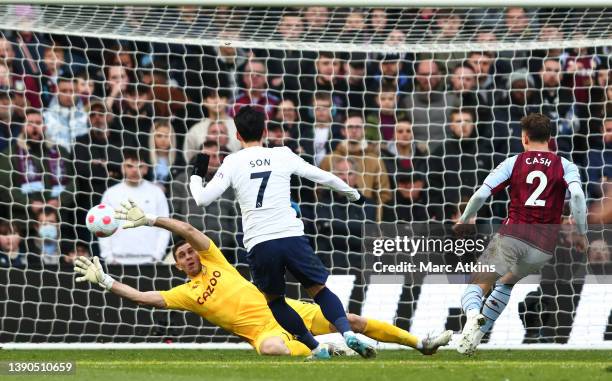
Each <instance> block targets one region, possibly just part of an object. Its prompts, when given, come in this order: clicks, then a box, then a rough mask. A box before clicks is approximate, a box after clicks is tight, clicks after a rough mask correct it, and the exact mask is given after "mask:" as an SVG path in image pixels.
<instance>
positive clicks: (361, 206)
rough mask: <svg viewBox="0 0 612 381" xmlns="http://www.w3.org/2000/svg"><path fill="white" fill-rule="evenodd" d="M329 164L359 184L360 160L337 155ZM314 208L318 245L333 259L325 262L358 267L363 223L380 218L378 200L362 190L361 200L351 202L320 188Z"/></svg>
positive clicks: (337, 174)
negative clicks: (376, 202) (358, 162)
mask: <svg viewBox="0 0 612 381" xmlns="http://www.w3.org/2000/svg"><path fill="white" fill-rule="evenodd" d="M330 164H331V169H332V171H333V173H334V174H335V175H336V176H338V177H340V178H341V179H342V180H343V181H344V182H346V183H347V184H348V185H349V186H351V187H353V188H359V181H360V180H359V177H360V175H359V173H358V169H357V167H358V164H357V163H355V161H354V160H353V159H351V158H347V157H340V156H336V157H334V158H333V159H331V160H330ZM315 210H316V212H315V213H316V214H315V215H316V236H317V249H318V251H319V252H329V253H331V261H325V262H328V265H333V266H334V267H341V268H349V267H359V266H360V264H361V260H362V247H361V244H362V242H361V236H362V234H363V228H364V224H366V223H368V222H369V223H375V222H376V220H377V219H376V218H377V217H376V215H377V214H376V213H377V212H376V204H375V201H373V200H371V199H369V198H368V197H367V196H365V195H364V194H363V193H362V198H361V199H360V201H358V202H349V201H348V200H347V199H346V197H344V196H342V195H340V194H338V193H335V192H332V191H330V190H328V189H320V191H319V198H318V200H317V203H316V207H315ZM305 212H306V214H309V213H308V212H307V211H305ZM329 262H331V263H329Z"/></svg>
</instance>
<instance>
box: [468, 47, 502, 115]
mask: <svg viewBox="0 0 612 381" xmlns="http://www.w3.org/2000/svg"><path fill="white" fill-rule="evenodd" d="M467 64H468V65H469V66H470V67H471V68H472V69H473V70H474V73H475V74H476V82H477V85H476V91H477V94H478V104H479V105H480V106H481V107H487V108H489V110H491V111H490V113H491V114H492V113H493V110H492V107H493V105H494V104H495V105H498V104H501V103H502V102H500V101H501V100H502V96H504V95H505V94H504V92H503V91H502V90H501V89H503V88H504V87H505V84H504V83H502V82H499V81H497V80H496V79H497V78H496V77H495V76H494V75H493V74H492V73H491V72H492V71H493V67H494V65H493V64H494V53H492V52H481V51H473V52H470V53H469V54H468V58H467ZM498 77H500V76H498Z"/></svg>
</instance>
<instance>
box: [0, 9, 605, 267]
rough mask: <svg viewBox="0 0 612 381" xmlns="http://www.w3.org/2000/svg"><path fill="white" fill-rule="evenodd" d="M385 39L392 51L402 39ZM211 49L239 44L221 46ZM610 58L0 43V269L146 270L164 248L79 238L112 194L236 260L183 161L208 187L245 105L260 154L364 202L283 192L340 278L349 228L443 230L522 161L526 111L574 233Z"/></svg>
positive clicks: (490, 210)
mask: <svg viewBox="0 0 612 381" xmlns="http://www.w3.org/2000/svg"><path fill="white" fill-rule="evenodd" d="M327 12H328V9H327V8H324V7H310V8H307V9H305V10H303V11H302V12H299V11H288V12H286V13H285V14H283V15H282V16H281V17H279V20H278V26H277V33H278V37H279V38H281V39H284V40H286V41H288V42H290V41H291V40H295V39H297V38H299V37H300V36H302V35H303V34H306V33H311V34H312V33H315V34H316V33H322V32H324V31H325V30H327V29H326V23H327V22H328V21H327V19H326V14H327ZM432 12H433V13H432ZM434 16H435V10H429V9H423V10H420V11H418V12H416V13H415V16H414V17H419V18H430V17H431V18H432V20H435V23H436V24H435V25H437V26H436V27H434V28H431V29H430V31H431V30H434V31H436V33H439V34H444V35H447V36H448V35H451V36H452V35H453V34H459V33H461V26H462V25H463V24H464V23H465V22H467V21H466V20H467V19H468V18H469V17H470V16H469V15H466V16H465V19H464V20H462V19H461V16H460V15H459V14H454V15H452V16H449V17H444V18H435V17H434ZM489 17H491V20H489V22H494V23H495V24H496V25H500V28H502V29H503V33H504V35H509V34H516V35H517V36H518V37H517V38H518V39H519V40H520V35H521V34H524V33H526V30H527V29H529V31H530V33H531V34H533V33H534V31H533V28H536V26H535V25H536V24H535V23H534V22H533V20H534V19H537V17H538V15H537V14H532V13H530V12H527V11H526V10H525V9H522V8H507V9H506V10H504V11H502V12H501V13H496V14H491V15H489ZM182 21H183V22H188V21H187V20H182ZM391 21H393V22H395V23H398V20H397V19H396V18H393V15H390V14H388V13H387V12H386V10H385V9H383V8H377V9H371V10H369V11H364V10H361V9H353V10H351V11H350V12H348V13H347V16H346V20H345V25H344V28H343V29H342V30H341V31H340V33H342V34H344V35H345V36H347V38H348V37H351V38H352V39H355V38H357V39H359V41H362V42H363V43H367V42H368V41H370V40H371V39H372V38H375V37H376V38H381V33H383V31H388V30H389V25H390V23H391ZM192 22H197V20H196V21H192ZM385 26H386V27H385ZM550 29H551V28H541V30H539V33H540V36H541V38H542V39H543V40H546V39H547V38H549V36H550V35H554V33H559V31H558V30H550ZM384 33H387V35H386V37H385V39H386V40H387V41H388V42H389V43H393V41H403V40H404V39H406V38H407V37H409V36H408V35H407V33H419V30H412V31H408V32H407V31H406V30H403V29H401V28H396V29H392V30H391V32H384ZM221 34H222V36H221V37H223V38H232V37H233V38H239V37H240V35H239V32H238V30H231V29H230V30H225V31H223V32H221ZM476 39H477V40H479V41H495V40H496V35H495V34H493V33H490V32H482V33H481V34H478V35H477V36H476ZM611 52H612V48H606V47H598V48H576V49H572V48H568V49H545V50H529V51H516V50H514V51H464V52H456V53H452V54H448V53H432V54H411V53H410V54H409V53H380V54H374V53H361V52H351V53H347V52H333V51H303V50H289V49H263V48H260V49H243V48H237V47H233V46H229V45H225V46H220V47H214V46H196V45H180V44H169V43H153V42H147V43H145V42H135V41H124V40H106V39H102V38H89V37H74V36H70V37H68V36H64V35H48V34H40V33H32V32H28V31H3V32H1V33H0V266H26V265H27V266H37V265H41V264H42V265H44V264H58V263H60V264H61V263H70V262H71V261H72V260H73V259H74V257H75V256H76V255H99V256H100V257H101V258H102V259H104V260H105V261H106V262H107V263H109V264H115V263H118V264H142V263H154V262H159V261H163V260H164V258H165V257H166V254H167V250H168V247H169V245H171V242H172V240H171V237H170V236H169V235H168V234H167V233H165V232H164V231H163V230H161V229H158V228H154V227H147V228H139V229H136V230H134V231H119V232H118V233H116V234H115V235H113V236H111V237H110V238H104V239H97V240H96V239H95V238H94V237H92V236H91V234H90V233H89V232H88V231H87V229H85V226H84V220H85V214H86V213H87V211H88V209H89V208H91V207H92V206H93V205H96V204H98V203H100V202H105V203H108V204H110V205H114V206H117V205H118V203H119V202H120V201H123V200H124V199H126V198H127V197H131V198H132V199H134V200H135V201H136V202H137V203H138V204H139V205H140V206H141V207H142V208H143V209H144V210H145V211H146V212H149V213H154V214H157V215H160V216H172V217H175V218H178V219H181V220H185V221H188V222H189V223H191V224H192V225H194V226H195V227H197V228H198V229H200V230H203V231H204V232H206V234H208V235H209V236H211V237H212V238H213V239H214V240H215V242H217V244H218V245H219V246H220V247H221V248H222V249H223V250H224V252H225V254H226V255H227V256H228V257H229V258H230V260H231V261H234V262H236V261H241V255H242V254H241V253H242V251H241V250H242V249H241V247H242V242H241V233H240V232H241V220H240V210H239V208H238V207H237V204H236V202H235V199H234V195H233V194H232V193H231V191H230V190H228V191H227V192H226V194H224V195H223V196H222V197H221V198H220V199H219V200H218V201H217V202H215V203H213V204H212V205H211V206H209V207H207V208H206V210H203V209H202V208H199V207H197V205H196V204H195V202H193V200H192V199H191V197H190V195H189V192H188V189H187V185H186V184H187V181H188V177H189V173H188V169H189V165H190V163H192V161H193V159H194V156H195V155H196V154H197V153H198V152H204V153H207V154H209V155H210V157H211V160H210V166H209V172H208V175H207V177H208V179H210V178H211V177H212V176H213V175H214V173H215V171H216V169H217V168H218V167H219V166H220V165H221V163H222V162H223V159H224V157H225V156H227V155H228V154H231V153H232V152H236V151H237V150H239V149H240V143H239V141H238V140H237V138H236V127H235V125H234V122H233V120H232V116H233V115H234V114H235V113H236V111H237V110H238V109H239V108H240V107H241V105H245V104H250V105H258V106H259V107H260V108H261V110H262V112H265V114H266V116H267V120H268V135H267V138H266V144H267V145H268V146H271V147H275V146H287V147H289V148H290V149H291V150H292V151H294V152H295V153H296V154H298V155H300V156H302V157H303V158H304V159H305V160H307V161H308V162H310V163H312V164H313V165H317V166H319V167H321V168H323V169H325V170H329V171H332V172H333V173H335V174H336V175H338V176H339V177H341V178H342V179H343V180H345V181H346V182H347V183H348V184H350V185H351V186H353V187H355V188H356V189H358V190H359V191H360V193H361V194H362V196H363V198H362V200H361V202H359V203H350V202H348V200H346V199H344V198H343V197H341V196H340V195H338V194H334V193H333V192H330V191H328V190H325V189H321V188H317V187H316V186H315V185H314V184H312V183H309V182H308V181H306V180H299V179H295V181H294V185H295V187H294V190H293V192H292V200H293V202H294V207H295V208H296V211H297V213H298V215H299V216H300V217H301V218H302V219H303V220H304V222H305V225H306V231H307V233H308V234H310V235H311V236H312V237H313V242H314V243H315V244H316V246H315V247H316V250H317V251H318V252H319V253H321V254H322V255H324V256H325V261H326V263H327V264H329V265H335V266H349V265H351V263H349V262H344V263H343V262H342V260H343V259H346V258H348V256H347V253H352V254H358V253H360V252H361V251H362V248H361V243H360V240H359V238H360V237H361V234H362V228H363V225H364V224H365V223H379V222H388V223H395V222H431V221H437V222H441V223H452V222H453V221H456V220H457V218H458V217H459V215H460V214H461V211H462V206H463V205H464V203H465V202H466V201H467V200H468V199H469V197H470V196H471V194H472V193H473V192H474V191H475V190H476V189H477V187H478V186H479V185H480V184H482V181H483V180H484V178H485V177H486V176H487V174H488V173H490V172H491V171H492V170H493V169H494V168H495V167H496V166H497V165H498V164H499V163H500V162H501V161H502V160H504V159H505V158H506V157H508V156H509V155H514V154H517V153H520V152H521V151H522V150H523V148H522V145H521V140H520V125H519V123H520V120H521V118H522V117H524V116H525V115H527V114H528V113H531V112H540V113H543V114H545V115H547V116H548V117H549V118H550V119H551V123H552V125H553V130H554V135H555V136H554V139H553V140H552V142H551V149H553V150H555V151H556V152H558V153H559V154H560V155H562V156H565V157H566V158H568V159H570V160H572V161H574V162H575V163H576V164H577V165H578V166H579V168H580V169H581V170H582V172H583V173H582V176H583V181H584V183H585V189H586V190H587V192H588V198H589V221H590V222H591V223H612V182H611V181H612V180H611V179H612V80H611V76H610V65H611V64H612V60H611V56H610V54H611ZM506 201H507V197H506V196H505V195H504V194H501V195H500V196H499V197H497V198H496V199H495V200H494V201H493V202H492V203H491V204H490V205H488V206H487V207H486V208H484V210H483V213H482V214H481V216H480V218H481V219H483V220H486V221H496V222H501V221H502V220H503V218H504V217H505V213H506V212H505V205H506V204H505V203H506ZM315 237H316V238H315ZM604 243H605V242H604ZM600 246H602V245H600ZM603 247H604V248H598V251H597V253H598V254H597V255H593V257H596V258H604V257H605V255H602V254H601V253H606V252H607V257H608V258H607V260H609V250H608V251H606V250H605V244H604V245H603ZM604 259H605V258H604Z"/></svg>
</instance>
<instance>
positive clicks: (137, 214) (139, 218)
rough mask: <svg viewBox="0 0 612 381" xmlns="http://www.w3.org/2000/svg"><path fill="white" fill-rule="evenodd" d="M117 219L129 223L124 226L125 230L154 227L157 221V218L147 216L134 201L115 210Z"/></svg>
mask: <svg viewBox="0 0 612 381" xmlns="http://www.w3.org/2000/svg"><path fill="white" fill-rule="evenodd" d="M115 218H116V219H118V220H124V221H127V222H126V223H125V224H123V226H122V227H123V228H124V229H131V228H137V227H139V226H153V224H154V223H155V220H157V216H154V215H152V214H145V212H143V211H142V209H140V208H139V207H138V205H136V203H135V202H134V201H132V199H128V201H124V202H122V203H121V207H120V208H118V209H116V210H115Z"/></svg>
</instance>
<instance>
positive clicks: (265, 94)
mask: <svg viewBox="0 0 612 381" xmlns="http://www.w3.org/2000/svg"><path fill="white" fill-rule="evenodd" d="M267 76H268V73H267V68H266V65H265V64H264V63H263V62H262V61H259V60H257V59H250V60H249V61H247V63H246V64H245V65H244V68H243V73H242V81H243V83H244V89H243V91H241V93H240V94H239V95H238V97H237V98H236V100H235V101H234V106H233V108H232V111H231V113H230V115H231V116H234V115H236V113H237V112H238V110H239V109H240V107H242V106H243V105H257V106H260V107H261V108H262V109H263V110H264V111H265V113H266V116H267V118H268V119H272V117H273V116H274V113H275V112H276V107H277V106H278V104H279V103H280V99H278V98H277V97H276V96H275V95H272V94H271V93H270V92H269V91H268V77H267Z"/></svg>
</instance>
